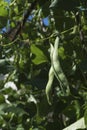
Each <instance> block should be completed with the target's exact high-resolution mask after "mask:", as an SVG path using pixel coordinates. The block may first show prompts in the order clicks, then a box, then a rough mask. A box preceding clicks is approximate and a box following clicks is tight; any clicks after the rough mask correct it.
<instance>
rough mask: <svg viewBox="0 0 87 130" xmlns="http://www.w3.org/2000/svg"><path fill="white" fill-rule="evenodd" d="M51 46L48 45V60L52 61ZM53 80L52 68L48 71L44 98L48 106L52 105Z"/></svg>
mask: <svg viewBox="0 0 87 130" xmlns="http://www.w3.org/2000/svg"><path fill="white" fill-rule="evenodd" d="M53 50H54V49H53V45H52V44H50V58H51V59H52V55H53ZM53 79H54V70H53V66H51V67H50V70H49V79H48V83H47V85H46V96H47V100H48V103H49V105H51V104H52V83H53Z"/></svg>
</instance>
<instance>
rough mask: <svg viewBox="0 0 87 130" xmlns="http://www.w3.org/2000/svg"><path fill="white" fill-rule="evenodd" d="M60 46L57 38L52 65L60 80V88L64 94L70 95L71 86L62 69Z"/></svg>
mask: <svg viewBox="0 0 87 130" xmlns="http://www.w3.org/2000/svg"><path fill="white" fill-rule="evenodd" d="M58 45H59V38H58V37H56V40H55V43H54V51H53V57H52V65H53V69H54V74H55V76H56V78H57V79H58V81H59V83H60V87H61V89H62V91H63V93H64V94H66V95H67V94H69V84H68V81H67V78H66V76H65V74H64V72H63V70H62V68H61V65H60V62H59V58H58Z"/></svg>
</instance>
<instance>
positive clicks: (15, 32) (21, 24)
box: [3, 0, 37, 41]
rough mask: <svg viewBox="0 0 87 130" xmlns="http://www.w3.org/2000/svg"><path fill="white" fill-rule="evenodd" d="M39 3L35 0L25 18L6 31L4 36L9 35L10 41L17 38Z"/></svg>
mask: <svg viewBox="0 0 87 130" xmlns="http://www.w3.org/2000/svg"><path fill="white" fill-rule="evenodd" d="M36 3H37V0H35V1H34V2H33V3H32V4H31V6H30V7H29V9H28V10H27V11H26V13H25V15H24V18H23V20H22V21H20V22H18V23H17V25H16V27H14V28H11V29H10V30H9V31H8V32H6V33H4V34H3V35H4V36H7V37H8V38H9V40H10V41H14V40H15V38H16V37H17V36H18V35H19V34H20V32H21V30H22V28H23V27H24V25H25V23H26V21H27V18H28V17H29V15H30V14H31V12H32V10H33V9H34V8H35V6H36Z"/></svg>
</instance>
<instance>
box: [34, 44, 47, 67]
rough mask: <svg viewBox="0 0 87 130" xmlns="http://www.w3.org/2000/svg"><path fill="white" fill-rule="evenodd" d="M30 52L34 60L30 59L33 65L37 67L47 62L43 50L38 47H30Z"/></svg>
mask: <svg viewBox="0 0 87 130" xmlns="http://www.w3.org/2000/svg"><path fill="white" fill-rule="evenodd" d="M31 52H32V54H34V58H33V59H32V62H33V63H34V64H36V65H39V64H42V63H45V62H47V61H48V60H47V57H46V55H45V54H44V52H43V50H41V49H40V48H39V47H38V46H36V45H31Z"/></svg>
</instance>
